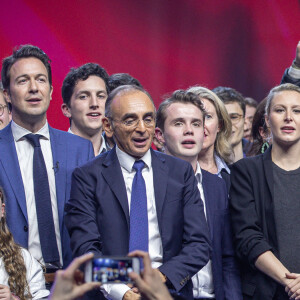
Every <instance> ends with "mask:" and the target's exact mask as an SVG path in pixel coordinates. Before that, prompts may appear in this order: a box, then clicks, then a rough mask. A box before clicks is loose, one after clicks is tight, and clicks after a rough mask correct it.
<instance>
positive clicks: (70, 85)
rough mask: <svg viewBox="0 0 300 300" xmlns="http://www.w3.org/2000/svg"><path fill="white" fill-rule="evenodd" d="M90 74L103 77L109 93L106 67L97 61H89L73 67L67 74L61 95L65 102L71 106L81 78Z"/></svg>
mask: <svg viewBox="0 0 300 300" xmlns="http://www.w3.org/2000/svg"><path fill="white" fill-rule="evenodd" d="M90 76H98V77H100V78H101V79H103V81H104V83H105V87H106V91H107V93H109V91H110V89H109V86H108V78H109V76H108V74H107V72H106V71H105V69H104V68H102V67H101V66H99V65H98V64H96V63H87V64H84V65H82V66H80V67H79V68H71V70H70V72H69V73H68V74H67V76H66V77H65V79H64V81H63V85H62V88H61V95H62V98H63V101H64V103H66V104H67V106H69V107H70V101H71V97H72V95H73V92H74V87H75V85H76V84H77V82H78V81H79V80H83V81H84V80H87V79H88V78H89V77H90Z"/></svg>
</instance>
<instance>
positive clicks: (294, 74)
mask: <svg viewBox="0 0 300 300" xmlns="http://www.w3.org/2000/svg"><path fill="white" fill-rule="evenodd" d="M288 73H289V75H290V76H291V77H293V78H295V79H300V70H299V69H295V68H293V67H290V68H289V72H288Z"/></svg>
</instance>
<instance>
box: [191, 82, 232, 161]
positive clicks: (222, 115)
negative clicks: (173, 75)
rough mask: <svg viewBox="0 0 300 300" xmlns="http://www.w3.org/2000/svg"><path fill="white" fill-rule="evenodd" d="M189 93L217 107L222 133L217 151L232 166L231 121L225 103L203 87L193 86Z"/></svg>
mask: <svg viewBox="0 0 300 300" xmlns="http://www.w3.org/2000/svg"><path fill="white" fill-rule="evenodd" d="M188 92H192V93H194V94H196V95H198V97H199V98H200V99H207V100H208V101H209V102H211V104H212V105H213V106H214V107H215V109H216V113H217V116H218V120H219V126H220V131H219V132H218V134H217V138H216V140H215V151H216V153H217V155H218V156H220V157H221V158H222V159H224V161H225V162H226V163H227V164H231V163H232V161H233V152H232V148H231V145H230V143H229V140H230V136H231V121H230V118H229V115H228V113H227V110H226V107H225V105H224V103H223V102H222V101H221V100H220V98H219V97H218V96H217V95H216V94H215V93H214V92H212V91H211V90H209V89H207V88H205V87H202V86H192V87H190V88H189V89H188Z"/></svg>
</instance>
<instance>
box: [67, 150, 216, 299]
mask: <svg viewBox="0 0 300 300" xmlns="http://www.w3.org/2000/svg"><path fill="white" fill-rule="evenodd" d="M151 155H152V168H153V184H154V193H155V203H156V210H157V219H158V226H159V232H160V236H161V240H162V246H163V264H162V266H161V267H160V268H159V269H160V271H161V272H162V273H163V274H165V275H166V276H167V278H168V279H169V280H170V282H171V283H172V285H173V286H174V288H175V290H176V291H180V292H182V293H183V294H184V295H185V296H186V297H187V299H193V295H192V282H191V280H190V278H191V277H192V276H193V275H194V274H196V273H197V271H198V270H200V269H201V268H202V267H203V266H204V265H206V263H207V261H208V259H209V255H210V241H209V233H208V226H207V223H206V220H205V216H204V210H203V204H202V201H201V200H200V195H199V190H198V187H197V181H196V178H195V175H194V172H193V169H192V167H191V165H190V164H189V163H187V162H185V161H183V160H180V159H177V158H174V157H172V156H168V155H165V154H162V153H159V152H156V151H153V150H152V149H151ZM65 210H66V217H65V220H66V226H67V228H68V230H69V233H70V236H71V248H72V250H73V254H74V255H75V256H78V255H81V254H83V253H86V252H89V251H91V252H95V253H98V254H104V255H126V254H127V253H128V249H129V224H130V222H129V208H128V200H127V193H126V188H125V183H124V178H123V174H122V170H121V167H120V164H119V160H118V157H117V154H116V148H113V149H112V150H111V151H109V152H106V153H104V154H101V155H100V156H98V157H96V158H95V159H94V160H92V161H91V162H88V163H87V164H86V165H84V166H82V167H80V168H76V169H75V171H74V173H73V177H72V188H71V198H70V201H69V202H68V203H67V204H66V207H65Z"/></svg>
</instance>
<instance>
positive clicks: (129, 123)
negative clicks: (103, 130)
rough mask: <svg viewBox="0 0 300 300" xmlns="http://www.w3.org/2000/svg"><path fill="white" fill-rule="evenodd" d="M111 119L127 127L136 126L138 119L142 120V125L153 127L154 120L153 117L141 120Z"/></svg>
mask: <svg viewBox="0 0 300 300" xmlns="http://www.w3.org/2000/svg"><path fill="white" fill-rule="evenodd" d="M110 120H111V121H113V122H117V123H121V124H122V125H123V126H125V127H126V128H128V129H135V128H137V127H138V125H139V123H140V121H142V122H143V123H144V126H145V127H147V128H151V127H154V125H155V120H154V118H153V117H147V118H145V119H143V120H140V119H130V120H125V121H120V120H115V119H111V118H110Z"/></svg>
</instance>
